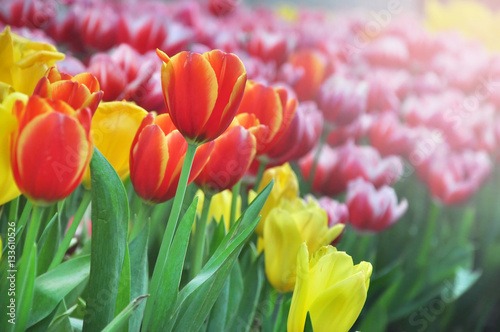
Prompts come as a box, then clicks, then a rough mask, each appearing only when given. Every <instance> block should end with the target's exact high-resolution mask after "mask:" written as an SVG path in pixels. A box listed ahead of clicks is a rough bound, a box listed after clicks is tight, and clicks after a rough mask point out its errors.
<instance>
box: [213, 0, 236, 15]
mask: <svg viewBox="0 0 500 332" xmlns="http://www.w3.org/2000/svg"><path fill="white" fill-rule="evenodd" d="M236 6H237V1H236V0H208V9H209V10H210V12H211V13H212V14H214V15H215V16H226V15H228V14H230V13H231V12H233V11H234V9H235V8H236Z"/></svg>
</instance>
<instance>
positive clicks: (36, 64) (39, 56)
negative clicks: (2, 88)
mask: <svg viewBox="0 0 500 332" xmlns="http://www.w3.org/2000/svg"><path fill="white" fill-rule="evenodd" d="M0 50H1V51H0V82H3V83H5V84H8V85H10V86H12V88H13V89H14V90H15V91H17V92H22V93H24V94H27V95H31V94H32V93H33V90H34V89H35V86H36V85H37V83H38V81H39V80H40V78H42V77H43V76H44V74H45V72H46V71H47V69H49V68H50V67H52V66H54V65H55V64H56V61H59V60H63V59H64V54H63V53H59V52H57V49H56V48H55V47H54V46H52V45H49V44H45V43H40V42H34V41H31V40H29V39H26V38H23V37H20V36H18V35H16V34H13V33H11V32H10V28H9V27H6V28H5V29H4V30H3V32H1V33H0Z"/></svg>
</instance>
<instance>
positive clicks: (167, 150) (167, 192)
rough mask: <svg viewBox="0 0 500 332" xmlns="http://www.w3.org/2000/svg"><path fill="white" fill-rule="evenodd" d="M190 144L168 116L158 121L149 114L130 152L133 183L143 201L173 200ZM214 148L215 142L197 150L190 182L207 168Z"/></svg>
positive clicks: (158, 118)
mask: <svg viewBox="0 0 500 332" xmlns="http://www.w3.org/2000/svg"><path fill="white" fill-rule="evenodd" d="M187 145H188V144H187V142H186V140H185V139H184V137H183V136H182V135H181V134H180V133H179V131H178V130H177V129H176V128H175V126H174V124H173V122H172V120H171V119H170V116H169V115H168V114H162V115H159V116H158V117H156V118H155V117H154V115H153V114H152V113H149V114H148V115H147V116H146V117H145V118H144V120H143V121H142V123H141V125H140V127H139V129H138V130H137V133H136V135H135V138H134V140H133V142H132V147H131V149H130V180H131V181H132V184H133V185H134V188H135V191H136V192H137V194H138V195H139V196H140V197H141V198H142V199H143V200H145V201H146V202H149V203H161V202H165V201H168V200H169V199H171V198H172V197H174V195H175V192H176V190H177V184H178V183H179V177H180V173H181V169H182V163H183V162H184V157H185V155H186V151H187ZM212 149H213V142H210V143H207V144H204V145H202V146H200V147H199V148H198V149H197V151H196V155H195V157H194V162H193V166H192V169H191V173H190V175H189V180H188V183H190V182H191V181H193V180H194V178H196V176H197V175H198V174H199V173H200V171H201V169H202V168H203V167H204V166H205V164H206V163H207V161H208V158H209V156H210V153H211V151H212Z"/></svg>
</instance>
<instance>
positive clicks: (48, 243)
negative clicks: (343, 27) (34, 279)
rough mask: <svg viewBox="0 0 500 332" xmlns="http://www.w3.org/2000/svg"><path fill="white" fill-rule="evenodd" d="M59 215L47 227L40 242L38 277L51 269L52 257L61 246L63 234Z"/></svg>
mask: <svg viewBox="0 0 500 332" xmlns="http://www.w3.org/2000/svg"><path fill="white" fill-rule="evenodd" d="M58 221H59V214H58V213H56V214H55V215H54V217H52V220H50V221H49V223H48V224H47V226H46V227H45V229H44V231H43V233H42V235H41V236H40V240H38V246H39V247H40V253H39V254H38V261H37V266H36V268H37V275H41V274H43V273H45V272H46V271H47V269H48V268H49V265H50V262H51V261H52V257H54V254H55V252H56V250H57V247H58V246H59V234H60V233H61V225H60V224H59V222H58Z"/></svg>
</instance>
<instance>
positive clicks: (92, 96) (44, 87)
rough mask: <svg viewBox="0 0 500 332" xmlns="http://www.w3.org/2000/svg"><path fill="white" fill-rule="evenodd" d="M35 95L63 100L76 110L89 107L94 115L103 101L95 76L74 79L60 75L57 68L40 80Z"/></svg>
mask: <svg viewBox="0 0 500 332" xmlns="http://www.w3.org/2000/svg"><path fill="white" fill-rule="evenodd" d="M33 94H35V95H39V96H40V97H43V98H51V99H56V100H62V101H64V102H66V103H68V105H69V106H71V107H72V108H73V109H75V110H78V109H81V108H85V107H88V108H90V111H91V112H92V114H94V112H95V110H96V109H97V106H98V105H99V102H100V101H101V99H102V90H101V89H100V87H99V81H98V80H97V78H96V77H95V76H94V75H92V74H89V73H81V74H78V75H76V76H74V77H72V76H71V75H68V74H64V73H59V71H58V70H57V68H56V67H51V68H50V69H49V70H48V71H47V73H46V74H45V76H44V77H42V78H41V79H40V81H39V82H38V84H37V86H36V87H35V91H34V92H33Z"/></svg>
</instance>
